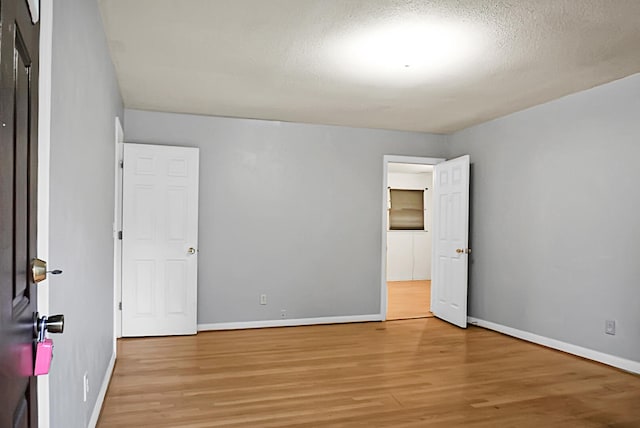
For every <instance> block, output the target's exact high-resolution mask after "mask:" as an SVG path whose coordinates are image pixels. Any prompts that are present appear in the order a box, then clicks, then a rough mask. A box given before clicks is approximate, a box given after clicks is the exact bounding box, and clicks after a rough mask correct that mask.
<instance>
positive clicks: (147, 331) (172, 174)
mask: <svg viewBox="0 0 640 428" xmlns="http://www.w3.org/2000/svg"><path fill="white" fill-rule="evenodd" d="M123 181H124V184H123V262H122V269H123V278H122V334H123V336H161V335H178V334H195V333H196V330H197V313H196V310H197V268H198V265H197V251H196V252H194V253H193V254H191V252H190V248H193V249H197V248H198V149H197V148H189V147H170V146H154V145H147V144H125V148H124V179H123Z"/></svg>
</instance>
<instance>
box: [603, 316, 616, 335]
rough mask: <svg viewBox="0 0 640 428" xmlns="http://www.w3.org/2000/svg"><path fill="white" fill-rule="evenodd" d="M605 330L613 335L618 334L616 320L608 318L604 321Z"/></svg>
mask: <svg viewBox="0 0 640 428" xmlns="http://www.w3.org/2000/svg"><path fill="white" fill-rule="evenodd" d="M604 332H605V333H606V334H610V335H612V336H615V335H616V320H606V321H605V323H604Z"/></svg>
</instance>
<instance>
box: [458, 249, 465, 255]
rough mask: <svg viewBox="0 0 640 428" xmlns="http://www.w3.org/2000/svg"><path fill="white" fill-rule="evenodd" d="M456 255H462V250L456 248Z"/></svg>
mask: <svg viewBox="0 0 640 428" xmlns="http://www.w3.org/2000/svg"><path fill="white" fill-rule="evenodd" d="M456 253H458V254H462V253H464V250H463V249H462V248H456Z"/></svg>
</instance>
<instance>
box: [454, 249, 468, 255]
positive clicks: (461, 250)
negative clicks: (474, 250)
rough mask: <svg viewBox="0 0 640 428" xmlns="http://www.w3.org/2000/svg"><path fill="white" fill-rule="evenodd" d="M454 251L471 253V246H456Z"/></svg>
mask: <svg viewBox="0 0 640 428" xmlns="http://www.w3.org/2000/svg"><path fill="white" fill-rule="evenodd" d="M456 253H458V254H462V253H464V254H471V248H464V249H463V248H456Z"/></svg>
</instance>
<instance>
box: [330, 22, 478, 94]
mask: <svg viewBox="0 0 640 428" xmlns="http://www.w3.org/2000/svg"><path fill="white" fill-rule="evenodd" d="M481 40H482V37H479V35H478V34H477V32H476V31H473V29H471V28H468V27H465V26H464V25H462V24H454V23H446V22H439V21H422V22H411V23H407V22H404V23H397V24H391V25H385V26H381V27H377V28H373V29H368V30H362V31H360V32H357V33H355V34H353V33H352V34H349V35H346V36H344V37H341V38H340V39H338V40H336V41H335V44H334V45H333V46H332V52H333V56H334V59H335V62H334V64H335V66H336V67H337V68H338V69H339V70H340V71H341V72H342V73H343V74H346V75H348V76H350V77H351V78H355V79H358V80H361V81H365V82H369V83H390V84H397V85H403V86H404V85H413V84H418V83H424V82H429V81H437V80H438V78H440V77H443V76H447V75H451V74H457V73H458V72H464V71H465V70H464V68H465V67H468V66H469V64H471V63H473V60H474V59H476V58H477V57H478V55H479V52H480V50H481V49H480V48H481V45H482V43H481Z"/></svg>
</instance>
